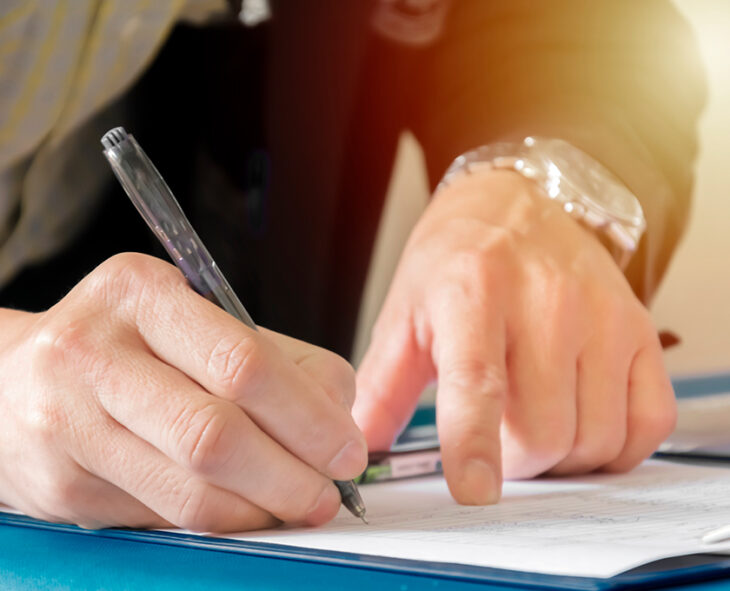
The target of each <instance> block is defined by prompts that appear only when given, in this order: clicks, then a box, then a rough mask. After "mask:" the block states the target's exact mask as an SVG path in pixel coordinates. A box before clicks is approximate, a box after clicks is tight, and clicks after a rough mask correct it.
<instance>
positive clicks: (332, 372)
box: [322, 351, 355, 406]
mask: <svg viewBox="0 0 730 591" xmlns="http://www.w3.org/2000/svg"><path fill="white" fill-rule="evenodd" d="M322 365H323V375H324V380H325V381H326V385H325V390H327V392H330V393H332V394H333V395H334V396H335V397H336V399H337V400H344V401H345V402H346V403H347V404H348V406H352V404H353V402H354V401H355V370H354V369H353V368H352V366H351V365H350V364H349V363H348V362H347V361H346V360H345V359H343V358H342V357H340V356H339V355H336V354H334V353H330V352H329V351H327V352H325V357H324V362H323V364H322Z"/></svg>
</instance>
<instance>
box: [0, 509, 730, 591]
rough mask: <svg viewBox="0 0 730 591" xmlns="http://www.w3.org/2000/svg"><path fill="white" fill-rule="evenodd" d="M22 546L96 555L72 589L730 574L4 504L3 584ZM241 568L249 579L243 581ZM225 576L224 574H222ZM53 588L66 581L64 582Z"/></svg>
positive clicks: (702, 558)
mask: <svg viewBox="0 0 730 591" xmlns="http://www.w3.org/2000/svg"><path fill="white" fill-rule="evenodd" d="M39 540H40V541H39ZM19 547H24V548H23V550H22V558H21V560H25V561H28V560H30V562H31V563H33V562H36V563H38V565H39V566H40V568H41V569H43V568H46V567H47V566H48V561H49V552H51V553H53V554H54V559H55V560H61V562H62V563H65V564H66V565H67V567H68V568H69V569H71V570H74V568H75V569H76V570H78V569H80V570H81V572H84V566H85V565H87V564H91V565H92V571H91V572H89V573H88V575H89V576H90V577H91V578H90V579H88V580H84V578H82V579H81V580H79V581H77V582H76V583H75V584H74V585H72V586H73V587H74V588H77V586H78V585H81V587H79V588H105V589H129V588H144V587H145V586H146V585H143V586H142V587H139V586H136V585H129V584H128V583H129V582H130V581H129V577H130V574H129V571H130V568H131V571H132V572H134V570H135V569H136V568H138V567H139V568H140V572H141V574H143V575H144V574H145V572H146V571H147V572H149V570H150V569H152V570H154V571H155V576H154V577H153V579H152V580H153V581H155V582H149V585H150V588H151V587H154V588H157V589H166V588H168V587H166V586H164V585H162V586H161V583H160V580H157V577H158V576H159V577H161V579H162V580H163V581H164V580H169V588H170V589H172V588H175V589H176V590H177V591H182V590H184V589H188V588H197V587H195V586H194V585H193V586H190V585H192V584H193V582H194V581H195V580H196V579H197V580H199V582H200V583H201V584H204V585H206V584H210V586H211V587H210V588H213V586H214V585H215V588H222V589H227V588H271V589H275V588H293V587H296V588H309V587H307V586H306V585H307V583H310V584H311V583H314V582H315V581H316V582H317V584H316V585H314V586H313V587H312V588H317V589H338V588H339V589H344V588H345V587H347V588H348V589H350V590H351V591H352V590H357V589H372V588H373V586H381V585H382V584H383V583H384V582H385V581H388V582H389V583H394V582H396V581H397V582H398V586H397V587H395V588H401V589H404V590H405V589H407V590H411V589H421V588H424V589H436V588H438V589H441V590H443V589H462V588H472V587H473V586H474V584H475V583H481V584H486V585H488V586H489V587H490V588H493V589H503V588H514V587H519V588H541V589H568V590H575V591H603V590H613V589H636V588H658V587H665V586H677V585H680V584H687V583H691V582H699V581H709V580H718V579H727V578H730V556H724V555H719V554H717V555H716V554H693V555H688V556H682V557H678V558H671V559H664V560H660V561H657V562H653V563H649V564H647V565H644V566H641V567H639V568H635V569H632V570H630V571H627V572H625V573H622V574H620V575H617V576H615V577H611V578H607V579H605V578H588V577H570V576H559V575H543V574H539V573H530V572H522V571H514V570H505V569H497V568H486V567H478V566H470V565H460V564H451V563H439V562H426V561H418V560H404V559H397V558H387V557H380V556H370V555H364V554H352V553H348V552H331V551H321V550H312V549H307V548H297V547H293V546H286V545H280V544H272V543H262V542H252V541H240V540H230V539H223V538H215V537H208V536H197V535H193V534H187V533H177V532H158V531H147V530H125V529H105V530H94V531H92V530H84V529H81V528H78V527H76V526H72V525H64V524H56V523H48V522H45V521H39V520H36V519H33V518H30V517H27V516H25V515H16V514H12V513H3V512H0V588H3V589H7V588H11V587H9V586H8V585H7V583H8V580H7V579H6V576H7V574H8V573H11V574H12V573H15V575H14V576H15V578H18V577H20V578H23V577H22V573H21V574H18V572H17V565H13V564H11V563H8V560H9V559H10V560H12V552H10V551H11V550H17V549H18V548H19ZM41 549H42V550H43V552H42V553H41V554H40V555H37V556H36V557H35V559H33V557H32V556H31V553H33V552H38V551H39V550H41ZM16 560H18V558H17V557H16ZM69 561H72V562H73V561H76V562H77V564H76V565H73V564H69ZM252 565H253V569H252ZM100 567H103V568H105V569H106V570H107V571H109V572H108V573H106V574H105V573H103V572H102V573H101V576H102V579H104V578H106V577H107V576H109V575H111V576H112V579H111V580H110V581H106V582H105V583H104V584H98V583H99V581H98V577H99V575H100V573H99V572H94V571H96V570H97V569H99V568H100ZM120 567H121V569H122V570H123V571H127V574H126V575H125V577H124V578H123V579H120V580H116V579H117V578H118V576H117V575H113V573H114V572H118V571H119V570H120ZM56 568H58V565H56ZM236 573H239V574H240V575H241V576H243V579H240V580H239V579H238V578H237V576H236ZM283 574H286V579H285V580H283V581H282V580H281V576H282V575H283ZM40 575H42V573H38V572H36V573H35V574H34V577H38V576H40ZM222 575H225V576H224V578H223V579H222V580H221V579H220V577H221V576H222ZM244 575H245V576H244ZM54 578H56V579H57V578H58V576H57V575H56V576H55V577H54ZM115 581H116V582H115ZM378 581H380V582H379V583H377V585H375V583H376V582H378ZM31 582H32V581H31ZM88 582H92V583H93V584H92V586H90V587H86V586H85V583H88ZM244 583H246V584H245V585H244ZM287 583H288V585H289V586H287ZM294 583H297V585H294ZM345 583H346V585H345ZM434 583H437V584H434ZM258 584H260V585H262V586H258ZM231 585H232V586H231ZM386 586H389V585H386ZM51 587H52V588H66V586H65V585H61V586H60V587H56V586H55V585H52V586H51ZM51 587H49V586H46V585H39V586H37V587H33V586H31V588H51ZM18 588H27V587H18Z"/></svg>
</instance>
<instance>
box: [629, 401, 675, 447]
mask: <svg viewBox="0 0 730 591" xmlns="http://www.w3.org/2000/svg"><path fill="white" fill-rule="evenodd" d="M676 424H677V405H676V403H675V402H674V400H671V401H667V402H666V403H664V404H662V405H659V406H658V407H657V408H655V409H653V410H652V412H651V413H646V414H643V415H642V416H640V417H637V418H636V427H635V429H636V432H637V433H639V434H641V436H642V437H644V438H646V439H649V440H650V441H652V442H654V443H656V444H657V445H658V444H659V443H661V442H662V441H663V440H664V439H666V438H667V437H668V436H669V435H671V433H672V431H674V428H675V426H676Z"/></svg>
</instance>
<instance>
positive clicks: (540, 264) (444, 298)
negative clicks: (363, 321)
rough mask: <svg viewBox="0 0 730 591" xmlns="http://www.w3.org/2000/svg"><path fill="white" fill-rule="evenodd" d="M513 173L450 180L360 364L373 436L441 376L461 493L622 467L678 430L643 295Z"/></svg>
mask: <svg viewBox="0 0 730 591" xmlns="http://www.w3.org/2000/svg"><path fill="white" fill-rule="evenodd" d="M540 191H541V189H540V188H539V187H538V186H537V184H535V183H534V182H532V181H530V180H528V179H526V178H524V177H522V176H520V175H518V174H516V173H515V172H511V171H506V170H487V171H482V172H478V173H474V174H472V175H469V176H464V177H461V178H458V179H456V180H455V181H454V182H453V183H452V184H450V185H449V186H448V187H446V188H445V189H442V190H441V191H439V192H438V193H437V195H436V196H435V198H434V200H433V201H432V203H431V204H430V205H429V207H428V209H427V211H426V212H425V214H424V215H423V217H422V218H421V220H420V221H419V223H418V225H417V226H416V228H415V230H414V231H413V233H412V235H411V237H410V240H409V242H408V244H407V246H406V248H405V252H404V253H403V256H402V258H401V261H400V264H399V266H398V269H397V271H396V275H395V278H394V280H393V283H392V285H391V289H390V292H389V294H388V297H387V299H386V302H385V304H384V306H383V309H382V312H381V314H380V317H379V318H378V321H377V323H376V326H375V329H374V331H373V338H372V342H371V344H370V347H369V349H368V352H367V354H366V356H365V359H364V360H363V363H362V365H361V367H360V369H359V372H358V383H357V386H358V395H357V399H356V403H355V406H354V410H353V412H354V415H355V418H356V421H357V423H358V424H359V426H360V427H361V429H362V430H363V432H364V433H365V435H366V438H367V440H368V443H369V445H370V446H371V448H375V449H383V448H387V447H388V446H390V445H391V443H392V442H393V440H394V438H395V437H396V435H397V434H398V432H399V431H400V429H401V428H402V427H403V426H404V425H405V423H406V422H407V421H408V419H409V417H410V415H411V413H412V411H413V409H414V407H415V404H416V402H417V399H418V396H419V394H420V393H421V391H422V389H423V387H424V386H425V385H426V384H427V383H428V382H430V381H432V380H434V379H437V380H438V392H437V398H436V411H437V425H438V432H439V437H440V440H441V446H442V454H443V465H444V472H445V475H446V479H447V480H448V483H449V487H450V490H451V492H452V494H453V496H454V498H455V499H456V500H457V501H459V502H461V503H465V504H483V503H492V502H495V501H497V500H498V499H499V496H500V490H501V483H502V479H503V478H527V477H532V476H536V475H538V474H542V473H545V472H548V473H552V474H569V473H582V472H589V471H592V470H598V469H601V470H608V471H624V470H628V469H630V468H632V467H634V466H635V465H636V464H638V463H639V462H640V461H641V460H643V459H644V458H645V457H647V456H648V455H649V454H651V453H652V451H653V450H654V449H655V448H656V447H657V445H658V444H659V443H660V442H661V441H662V439H663V438H664V437H666V436H667V435H668V434H669V433H670V432H671V430H672V428H673V425H674V421H675V412H676V411H675V403H674V396H673V392H672V388H671V384H670V382H669V379H668V377H667V374H666V371H665V368H664V365H663V360H662V352H661V347H660V344H659V340H658V337H657V333H656V330H655V329H654V327H653V326H652V322H651V319H650V316H649V314H648V312H647V310H646V308H645V307H644V306H643V305H642V304H641V302H640V301H639V300H638V299H637V298H636V296H635V295H634V294H633V293H632V291H631V288H630V286H629V284H628V282H627V281H626V279H625V278H624V276H623V274H622V272H621V270H620V269H619V267H618V266H617V264H616V263H615V262H614V260H613V259H612V258H611V256H610V255H609V253H608V251H607V250H606V249H605V247H604V246H603V245H602V244H601V243H600V242H599V241H598V240H597V238H596V237H595V236H594V235H592V234H591V233H590V232H588V231H587V230H586V229H585V228H583V227H581V225H579V224H578V223H577V222H576V221H575V220H573V219H571V218H570V217H569V216H567V215H565V212H563V211H561V210H560V207H559V206H558V205H557V204H556V203H553V202H551V201H550V200H549V199H546V198H545V196H544V195H541V194H540Z"/></svg>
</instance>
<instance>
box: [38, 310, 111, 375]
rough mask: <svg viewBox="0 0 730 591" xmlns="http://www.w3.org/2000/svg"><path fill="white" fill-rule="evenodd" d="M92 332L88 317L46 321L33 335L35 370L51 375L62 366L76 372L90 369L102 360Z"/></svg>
mask: <svg viewBox="0 0 730 591" xmlns="http://www.w3.org/2000/svg"><path fill="white" fill-rule="evenodd" d="M93 335H94V332H93V327H92V326H91V321H90V319H89V318H74V319H71V320H68V321H66V322H64V323H60V322H51V323H48V324H45V325H44V326H42V327H41V328H40V329H39V330H38V332H37V333H36V334H35V335H34V338H33V347H32V351H33V367H34V369H35V370H36V371H38V372H41V375H44V374H48V373H50V374H52V376H53V375H55V374H56V373H57V372H59V371H61V369H62V368H64V367H70V368H73V371H74V372H77V373H78V372H79V371H82V372H85V371H89V370H90V369H92V368H93V367H94V366H95V365H97V364H98V363H99V362H100V361H101V359H102V357H101V356H100V355H99V354H98V347H97V346H96V343H95V338H94V336H93ZM102 369H103V368H102Z"/></svg>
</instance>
